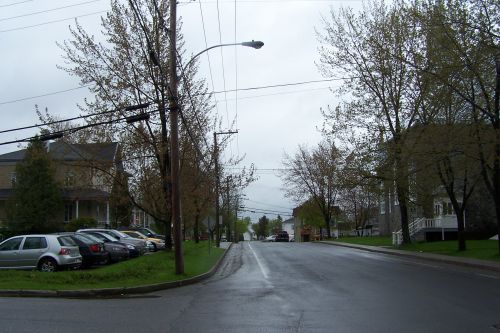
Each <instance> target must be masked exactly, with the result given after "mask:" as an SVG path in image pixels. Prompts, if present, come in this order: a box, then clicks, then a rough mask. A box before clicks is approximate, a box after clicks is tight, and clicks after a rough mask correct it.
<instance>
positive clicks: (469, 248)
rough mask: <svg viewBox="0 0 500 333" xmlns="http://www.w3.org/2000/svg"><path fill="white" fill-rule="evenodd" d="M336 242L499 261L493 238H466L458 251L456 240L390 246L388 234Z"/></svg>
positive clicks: (499, 257) (496, 246) (390, 238)
mask: <svg viewBox="0 0 500 333" xmlns="http://www.w3.org/2000/svg"><path fill="white" fill-rule="evenodd" d="M335 241H336V242H340V243H349V244H358V245H371V246H384V247H392V248H394V249H398V250H405V251H414V252H427V253H436V254H443V255H448V256H455V257H464V258H473V259H482V260H492V261H500V255H499V253H498V243H497V241H495V240H467V241H466V250H465V251H458V241H456V240H451V241H436V242H413V243H411V244H405V245H401V246H394V247H393V246H392V237H390V236H372V237H342V238H337V239H336V240H335Z"/></svg>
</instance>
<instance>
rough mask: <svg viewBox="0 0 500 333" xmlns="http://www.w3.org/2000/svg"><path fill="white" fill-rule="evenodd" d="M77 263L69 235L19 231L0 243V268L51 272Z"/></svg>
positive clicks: (79, 263)
mask: <svg viewBox="0 0 500 333" xmlns="http://www.w3.org/2000/svg"><path fill="white" fill-rule="evenodd" d="M81 265H82V256H81V255H80V251H79V249H78V245H77V244H76V243H75V242H74V241H73V239H71V237H69V236H64V235H21V236H15V237H11V238H9V239H6V240H5V241H3V242H2V243H0V268H3V269H38V270H40V271H42V272H54V271H57V270H58V269H61V268H78V267H80V266H81Z"/></svg>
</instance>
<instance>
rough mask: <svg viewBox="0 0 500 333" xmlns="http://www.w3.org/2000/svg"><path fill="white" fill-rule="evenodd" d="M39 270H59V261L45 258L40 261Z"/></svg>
mask: <svg viewBox="0 0 500 333" xmlns="http://www.w3.org/2000/svg"><path fill="white" fill-rule="evenodd" d="M38 270H40V271H41V272H55V271H57V262H56V261H55V260H54V259H52V258H43V259H42V260H40V263H38Z"/></svg>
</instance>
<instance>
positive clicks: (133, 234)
mask: <svg viewBox="0 0 500 333" xmlns="http://www.w3.org/2000/svg"><path fill="white" fill-rule="evenodd" d="M126 234H127V235H129V236H131V237H134V238H140V239H142V238H145V237H144V236H143V235H142V234H141V233H139V232H135V231H129V232H127V233H126Z"/></svg>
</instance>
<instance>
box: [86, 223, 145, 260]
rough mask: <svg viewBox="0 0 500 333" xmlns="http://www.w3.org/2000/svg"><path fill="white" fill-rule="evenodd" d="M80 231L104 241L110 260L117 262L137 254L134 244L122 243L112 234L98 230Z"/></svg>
mask: <svg viewBox="0 0 500 333" xmlns="http://www.w3.org/2000/svg"><path fill="white" fill-rule="evenodd" d="M82 233H83V234H85V235H90V236H92V237H95V238H97V239H98V240H100V241H101V242H104V249H105V250H106V251H108V253H109V261H110V262H117V261H121V260H126V259H128V258H134V257H138V256H139V251H138V250H137V249H136V248H135V246H133V245H130V244H125V243H122V242H120V241H118V240H117V239H116V238H114V237H112V236H109V235H107V234H104V233H100V232H98V231H85V232H82Z"/></svg>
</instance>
